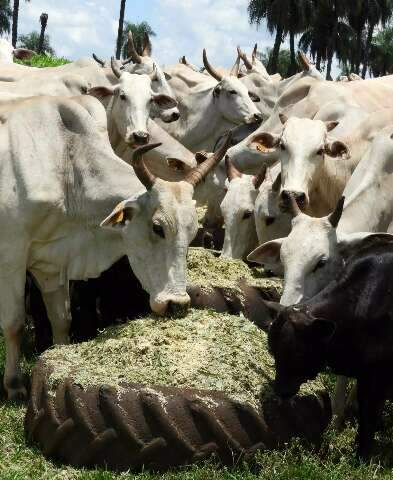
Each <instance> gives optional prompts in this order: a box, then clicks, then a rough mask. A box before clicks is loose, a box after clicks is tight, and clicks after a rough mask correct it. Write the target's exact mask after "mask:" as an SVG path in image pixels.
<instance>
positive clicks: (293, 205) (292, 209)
mask: <svg viewBox="0 0 393 480" xmlns="http://www.w3.org/2000/svg"><path fill="white" fill-rule="evenodd" d="M289 203H290V208H289V212H290V213H292V216H293V217H297V216H298V215H300V214H301V213H302V211H301V210H300V208H299V205H298V204H297V201H296V199H295V197H294V196H293V195H292V193H290V194H289Z"/></svg>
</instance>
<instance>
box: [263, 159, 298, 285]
mask: <svg viewBox="0 0 393 480" xmlns="http://www.w3.org/2000/svg"><path fill="white" fill-rule="evenodd" d="M274 170H275V171H276V172H277V169H274ZM275 174H276V176H275V177H273V178H271V177H270V175H271V172H269V173H268V175H267V178H266V180H265V181H264V182H263V184H262V185H261V187H260V189H259V193H258V196H257V199H256V200H255V227H256V231H257V236H258V244H259V245H262V244H264V243H266V242H269V241H271V240H275V239H277V238H282V237H285V236H287V235H289V232H290V231H291V220H292V216H291V215H290V214H289V213H287V212H282V211H281V210H280V208H279V207H278V201H279V196H280V187H281V173H278V174H277V173H275ZM264 268H265V270H268V271H271V272H273V273H274V274H276V275H282V274H283V271H282V266H281V264H280V263H274V264H269V263H267V262H266V263H265V264H264Z"/></svg>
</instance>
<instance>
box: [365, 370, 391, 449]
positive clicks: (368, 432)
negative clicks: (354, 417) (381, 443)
mask: <svg viewBox="0 0 393 480" xmlns="http://www.w3.org/2000/svg"><path fill="white" fill-rule="evenodd" d="M373 373H374V375H370V372H369V375H368V376H367V377H366V378H359V379H358V384H357V395H358V403H359V413H358V419H359V427H358V434H357V446H358V450H357V452H358V456H359V457H360V458H363V459H367V458H368V457H369V456H370V454H371V450H372V446H373V441H374V435H375V431H376V429H377V421H378V415H379V414H380V413H381V410H382V407H383V405H384V403H385V399H386V393H387V388H388V385H387V382H386V378H388V377H385V380H384V379H383V378H381V376H379V375H378V373H377V372H373Z"/></svg>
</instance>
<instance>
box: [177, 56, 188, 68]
mask: <svg viewBox="0 0 393 480" xmlns="http://www.w3.org/2000/svg"><path fill="white" fill-rule="evenodd" d="M179 63H182V64H183V65H187V66H188V62H187V59H186V56H185V55H183V56H182V57H180V58H179Z"/></svg>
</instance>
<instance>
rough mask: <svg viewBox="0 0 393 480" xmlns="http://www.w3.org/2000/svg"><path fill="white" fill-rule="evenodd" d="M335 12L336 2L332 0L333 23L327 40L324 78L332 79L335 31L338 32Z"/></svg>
mask: <svg viewBox="0 0 393 480" xmlns="http://www.w3.org/2000/svg"><path fill="white" fill-rule="evenodd" d="M336 12H337V2H334V24H333V30H332V36H331V38H330V40H329V46H328V52H327V67H326V80H333V78H332V75H331V72H332V63H333V56H334V49H335V47H336V41H337V33H338V18H337V15H336Z"/></svg>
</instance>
